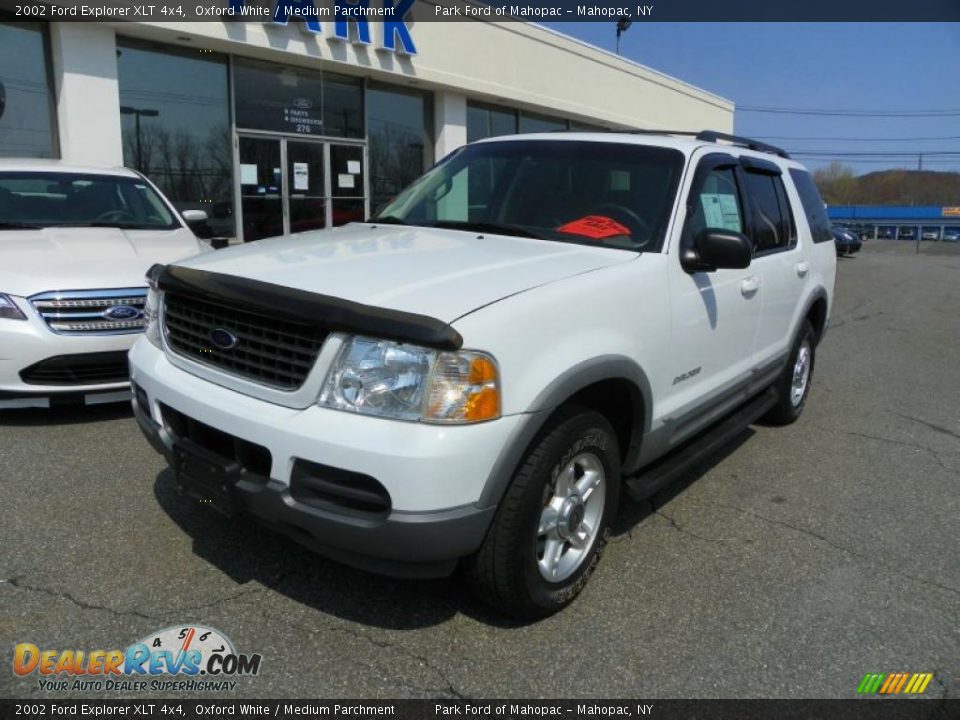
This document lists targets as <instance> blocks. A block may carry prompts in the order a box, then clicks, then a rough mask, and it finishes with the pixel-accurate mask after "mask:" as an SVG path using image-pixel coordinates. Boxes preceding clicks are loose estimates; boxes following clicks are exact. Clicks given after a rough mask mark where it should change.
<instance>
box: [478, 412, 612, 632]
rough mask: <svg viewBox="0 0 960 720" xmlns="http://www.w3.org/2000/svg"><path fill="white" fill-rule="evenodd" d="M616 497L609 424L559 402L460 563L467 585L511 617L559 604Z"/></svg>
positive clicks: (570, 591)
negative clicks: (479, 539) (480, 538)
mask: <svg viewBox="0 0 960 720" xmlns="http://www.w3.org/2000/svg"><path fill="white" fill-rule="evenodd" d="M590 484H592V488H590V489H589V490H587V488H588V486H589V485H590ZM619 496H620V450H619V447H618V445H617V436H616V433H615V432H614V430H613V428H612V427H611V426H610V423H609V422H608V421H607V419H606V418H604V417H603V415H600V414H599V413H597V412H593V411H591V410H586V409H583V408H574V407H570V408H562V409H561V410H559V411H558V412H557V413H556V415H555V416H554V417H553V418H551V419H550V420H549V421H548V422H547V425H546V426H545V427H544V429H543V430H542V431H541V432H540V434H539V435H538V436H537V438H536V439H535V440H534V441H533V443H532V444H531V446H530V448H529V449H528V450H527V453H526V455H525V456H524V459H523V461H522V463H521V464H520V467H519V468H518V469H517V471H516V473H515V474H514V476H513V479H512V480H511V482H510V485H509V486H508V487H507V491H506V493H505V494H504V497H503V500H502V501H501V503H500V507H499V508H498V509H497V513H496V515H495V516H494V519H493V523H492V525H491V527H490V530H489V532H488V533H487V537H486V538H485V539H484V542H483V545H482V546H481V547H480V550H479V551H478V552H477V553H476V554H475V555H474V556H473V557H471V558H469V559H468V560H467V561H466V563H465V570H466V577H467V580H468V582H469V584H470V585H471V587H472V589H473V590H474V591H475V592H476V593H477V594H478V595H479V596H480V597H481V598H482V599H483V600H485V601H486V602H487V603H489V604H490V605H492V606H494V607H495V608H497V609H499V610H501V611H502V612H504V613H507V614H509V615H513V616H515V617H519V618H524V619H536V618H542V617H546V616H548V615H552V614H553V613H555V612H557V611H559V610H561V609H563V608H564V607H566V606H567V605H569V604H570V603H571V602H573V600H574V598H576V597H577V595H578V594H579V593H580V591H581V590H582V589H583V587H584V586H585V585H586V583H587V581H588V580H589V579H590V576H591V575H592V574H593V571H594V569H595V568H596V566H597V563H598V562H599V560H600V556H601V555H602V554H603V550H604V548H605V547H606V544H607V540H608V538H609V536H610V525H611V523H612V522H613V518H614V516H615V514H616V511H617V503H618V501H619ZM581 520H582V522H580V521H581ZM591 523H592V524H591ZM541 530H543V532H541ZM588 530H589V532H588ZM548 550H549V551H551V553H550V555H549V556H548V555H547V551H548ZM555 559H556V562H553V560H555Z"/></svg>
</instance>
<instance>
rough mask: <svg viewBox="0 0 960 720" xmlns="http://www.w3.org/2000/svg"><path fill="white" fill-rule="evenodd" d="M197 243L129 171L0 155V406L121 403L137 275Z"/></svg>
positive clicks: (140, 299)
mask: <svg viewBox="0 0 960 720" xmlns="http://www.w3.org/2000/svg"><path fill="white" fill-rule="evenodd" d="M200 215H204V217H205V214H204V213H199V215H197V211H194V219H200V217H199V216H200ZM188 217H189V214H188ZM205 247H206V245H205V244H202V243H200V242H199V241H198V240H197V238H196V237H194V235H193V233H192V232H191V231H190V229H189V228H188V227H187V226H186V224H185V223H184V221H183V220H182V219H181V217H180V216H179V215H178V214H177V211H176V210H175V209H174V208H173V206H172V205H171V204H170V203H169V202H168V201H167V200H166V199H164V198H163V196H162V195H161V194H160V192H159V191H158V190H157V188H156V187H154V186H153V185H152V184H151V183H150V182H149V181H148V180H146V179H145V178H144V177H142V176H141V175H139V174H138V173H135V172H133V171H132V170H125V169H110V170H105V169H103V168H99V169H98V168H81V167H71V166H67V165H63V164H61V163H59V162H56V161H49V160H44V161H32V160H3V161H0V409H4V408H20V407H49V406H50V405H51V404H57V403H60V402H77V401H79V402H86V403H87V404H91V403H100V402H110V401H115V400H127V399H128V398H129V396H130V393H129V379H128V376H127V351H128V350H129V349H130V346H131V345H132V344H133V341H134V340H135V338H136V336H137V335H139V334H140V333H142V332H143V326H144V319H143V304H144V301H145V299H146V294H147V286H146V283H145V281H144V279H143V274H144V273H145V272H146V271H147V269H148V268H149V267H150V266H151V265H153V264H154V263H157V262H170V261H172V260H177V259H180V258H182V257H185V256H188V255H195V254H196V253H198V252H199V251H201V250H202V249H204V248H205Z"/></svg>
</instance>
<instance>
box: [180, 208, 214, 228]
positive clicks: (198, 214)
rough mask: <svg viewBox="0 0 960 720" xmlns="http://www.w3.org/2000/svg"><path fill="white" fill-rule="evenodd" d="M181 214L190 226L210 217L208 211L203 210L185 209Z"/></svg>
mask: <svg viewBox="0 0 960 720" xmlns="http://www.w3.org/2000/svg"><path fill="white" fill-rule="evenodd" d="M180 214H181V215H182V216H183V220H184V222H185V223H187V225H190V226H193V225H199V224H200V223H204V222H206V221H207V220H208V219H209V218H208V216H207V213H206V212H205V211H203V210H184V211H183V212H182V213H180Z"/></svg>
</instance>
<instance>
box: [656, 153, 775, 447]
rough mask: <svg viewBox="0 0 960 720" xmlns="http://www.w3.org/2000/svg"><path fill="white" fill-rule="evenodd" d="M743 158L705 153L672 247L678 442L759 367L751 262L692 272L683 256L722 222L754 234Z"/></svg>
mask: <svg viewBox="0 0 960 720" xmlns="http://www.w3.org/2000/svg"><path fill="white" fill-rule="evenodd" d="M744 201H745V197H744V193H743V185H742V182H741V180H740V170H739V160H738V159H737V158H736V157H734V156H732V155H728V154H726V153H711V154H708V155H705V156H704V157H703V158H702V159H701V160H700V162H699V164H698V166H697V170H696V172H695V173H694V176H693V181H692V183H691V187H690V191H689V194H688V195H687V203H686V220H685V223H684V226H683V229H682V232H681V236H680V242H679V247H677V249H676V251H675V252H672V253H671V258H670V261H669V264H668V267H669V272H670V298H671V300H670V302H671V322H672V335H671V347H670V351H669V353H670V359H671V362H670V363H669V374H670V377H664V378H662V382H663V383H664V385H665V386H666V393H665V397H666V401H665V403H664V406H663V408H664V411H665V412H664V417H665V418H666V419H667V420H666V422H667V423H668V424H672V425H673V428H672V433H671V436H670V439H669V442H670V444H671V445H674V444H677V443H680V442H682V441H683V440H685V439H686V438H688V437H690V436H691V435H692V434H694V433H696V432H697V431H699V430H701V429H703V428H704V427H706V426H707V425H709V424H710V423H712V422H713V421H714V420H716V419H717V418H718V417H720V416H721V415H723V414H724V413H725V412H727V411H728V410H730V409H732V407H734V406H736V405H737V404H739V401H740V400H738V397H739V395H742V391H743V389H745V387H746V383H747V382H748V381H749V379H750V376H751V371H752V369H753V347H754V336H755V334H756V332H757V327H758V324H759V320H760V311H761V292H762V289H761V287H760V280H759V277H758V276H757V273H756V272H755V270H754V269H753V268H751V267H747V268H745V269H718V270H714V271H711V272H703V271H697V272H690V271H688V270H687V269H685V268H684V267H683V264H682V262H681V259H682V257H683V251H684V248H685V247H692V244H693V243H694V242H695V240H696V237H697V235H698V233H700V232H701V231H703V230H705V229H707V228H715V229H722V230H727V231H734V232H738V233H743V234H747V235H749V215H748V213H747V212H746V208H747V207H749V206H748V205H747V203H746V202H744Z"/></svg>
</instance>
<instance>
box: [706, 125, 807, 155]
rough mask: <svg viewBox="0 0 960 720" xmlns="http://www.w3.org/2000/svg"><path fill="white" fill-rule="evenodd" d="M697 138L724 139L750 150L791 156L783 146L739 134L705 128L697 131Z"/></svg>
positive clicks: (714, 140)
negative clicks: (779, 146)
mask: <svg viewBox="0 0 960 720" xmlns="http://www.w3.org/2000/svg"><path fill="white" fill-rule="evenodd" d="M696 138H697V140H702V141H703V142H716V141H717V140H723V141H725V142H728V143H732V144H734V145H737V146H739V147H745V148H748V149H749V150H756V151H757V152H765V153H771V154H773V155H779V156H780V157H782V158H787V159H789V158H790V155H789V154H787V151H786V150H784V149H783V148H778V147H776V146H775V145H768V144H767V143H765V142H760V141H759V140H751V139H750V138H745V137H741V136H739V135H729V134H727V133H722V132H717V131H716V130H703V131H701V132H699V133H697V135H696Z"/></svg>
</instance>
